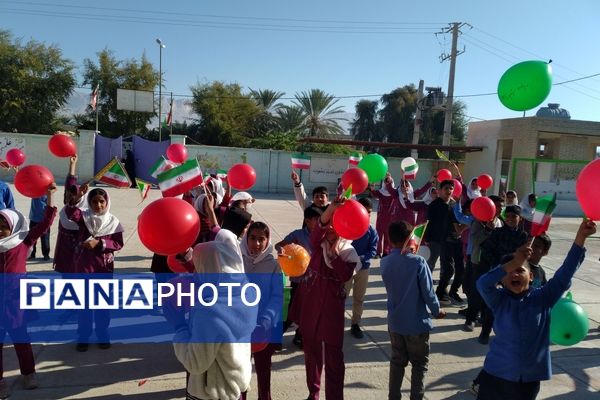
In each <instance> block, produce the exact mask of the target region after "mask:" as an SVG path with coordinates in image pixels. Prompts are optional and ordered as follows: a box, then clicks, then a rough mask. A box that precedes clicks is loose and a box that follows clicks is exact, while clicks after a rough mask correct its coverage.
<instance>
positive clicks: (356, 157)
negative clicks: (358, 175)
mask: <svg viewBox="0 0 600 400" xmlns="http://www.w3.org/2000/svg"><path fill="white" fill-rule="evenodd" d="M360 160H362V154H360V153H359V152H357V151H355V152H354V153H352V154H350V156H348V164H350V165H352V166H353V167H356V166H357V165H358V163H359V162H360Z"/></svg>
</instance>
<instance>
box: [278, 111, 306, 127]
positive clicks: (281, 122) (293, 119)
mask: <svg viewBox="0 0 600 400" xmlns="http://www.w3.org/2000/svg"><path fill="white" fill-rule="evenodd" d="M275 118H276V120H277V125H278V126H279V130H280V131H281V132H292V131H296V130H298V129H300V127H301V126H302V124H303V123H304V113H303V111H302V109H301V108H300V107H297V106H283V107H281V108H279V109H278V110H277V112H276V117H275Z"/></svg>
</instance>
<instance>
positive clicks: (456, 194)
mask: <svg viewBox="0 0 600 400" xmlns="http://www.w3.org/2000/svg"><path fill="white" fill-rule="evenodd" d="M452 182H454V190H453V191H452V196H453V197H454V198H456V199H460V195H461V194H462V191H463V185H462V183H460V181H459V180H458V179H452Z"/></svg>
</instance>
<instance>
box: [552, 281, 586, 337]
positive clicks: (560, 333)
mask: <svg viewBox="0 0 600 400" xmlns="http://www.w3.org/2000/svg"><path fill="white" fill-rule="evenodd" d="M550 318H551V319H550V340H551V341H552V343H554V344H558V345H561V346H572V345H574V344H577V343H579V342H581V341H582V340H583V339H584V338H585V337H586V336H587V334H588V330H589V328H590V325H589V321H588V316H587V314H586V312H585V310H584V309H583V308H582V307H581V306H580V305H579V304H577V303H575V302H574V301H573V299H572V296H571V292H569V293H568V294H567V297H563V298H562V299H560V300H559V301H558V303H556V304H555V305H554V307H553V308H552V313H551V315H550Z"/></svg>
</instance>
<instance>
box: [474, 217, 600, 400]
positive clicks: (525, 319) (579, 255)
mask: <svg viewBox="0 0 600 400" xmlns="http://www.w3.org/2000/svg"><path fill="white" fill-rule="evenodd" d="M595 232H596V224H595V223H594V222H593V221H589V220H584V221H583V222H582V223H581V225H580V226H579V229H578V231H577V234H576V236H575V240H574V241H573V245H572V247H571V250H570V251H569V253H568V254H567V257H566V258H565V261H564V262H563V264H562V266H561V267H560V268H559V269H558V270H557V271H556V273H555V274H554V277H553V278H552V279H550V280H549V281H548V283H547V284H546V285H544V286H543V287H542V288H533V287H531V282H532V280H533V274H532V273H531V271H530V270H529V263H527V262H526V261H527V260H528V259H530V257H531V255H532V252H533V250H532V249H531V247H527V246H522V247H520V248H519V249H518V250H517V252H516V253H515V254H514V256H513V257H512V259H511V260H510V261H508V262H506V263H505V264H504V265H501V266H498V267H497V268H494V269H492V270H491V271H490V272H488V273H487V274H485V275H483V276H482V277H481V278H480V279H479V280H478V281H477V289H478V290H479V292H480V293H481V295H482V296H483V298H484V300H485V302H486V303H487V305H488V306H489V307H490V309H491V310H492V312H493V313H494V316H495V323H494V331H495V332H496V339H495V340H494V341H493V342H492V343H491V345H490V349H489V351H488V354H487V356H486V358H485V362H484V365H483V372H482V374H481V380H480V387H479V394H478V397H477V398H478V399H485V400H495V399H527V400H534V399H535V398H536V397H537V394H538V392H539V390H540V381H542V380H549V379H550V378H551V376H552V368H551V360H550V343H549V342H550V312H551V310H552V307H553V306H554V305H555V304H556V302H557V301H558V300H559V299H560V298H561V297H562V295H563V293H564V292H565V291H566V290H567V289H568V288H569V286H570V285H571V279H572V277H573V275H574V274H575V271H576V270H577V269H578V268H579V266H580V265H581V263H582V262H583V260H584V258H585V248H584V247H583V246H584V244H585V240H586V239H587V238H588V237H589V236H591V235H593V234H594V233H595ZM536 240H537V239H536ZM498 281H502V284H503V288H498V287H497V282H498Z"/></svg>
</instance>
